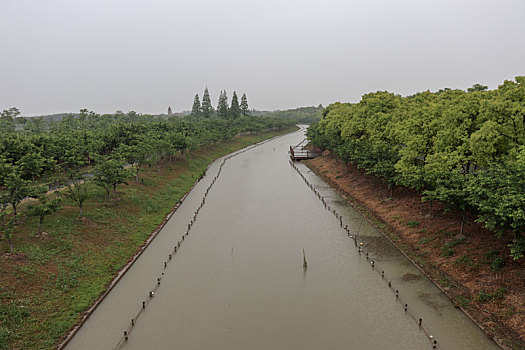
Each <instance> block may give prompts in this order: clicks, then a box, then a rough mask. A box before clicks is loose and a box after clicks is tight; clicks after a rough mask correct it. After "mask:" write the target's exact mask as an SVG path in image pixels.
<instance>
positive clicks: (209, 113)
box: [201, 87, 215, 118]
mask: <svg viewBox="0 0 525 350" xmlns="http://www.w3.org/2000/svg"><path fill="white" fill-rule="evenodd" d="M201 110H202V116H203V118H211V117H213V114H214V113H215V111H214V110H213V106H212V104H211V99H210V93H209V92H208V87H206V88H205V89H204V94H203V95H202V106H201Z"/></svg>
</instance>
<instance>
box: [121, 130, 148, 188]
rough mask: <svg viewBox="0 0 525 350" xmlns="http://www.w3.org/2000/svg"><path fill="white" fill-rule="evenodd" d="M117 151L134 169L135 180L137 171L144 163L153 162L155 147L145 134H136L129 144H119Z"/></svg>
mask: <svg viewBox="0 0 525 350" xmlns="http://www.w3.org/2000/svg"><path fill="white" fill-rule="evenodd" d="M117 153H118V154H119V155H120V156H121V157H122V158H123V159H124V160H126V161H127V162H128V163H129V164H130V165H132V166H133V168H134V169H135V181H137V182H138V181H139V171H140V170H141V169H142V168H144V166H146V165H151V164H152V163H153V161H154V160H155V159H154V154H155V149H154V145H153V142H152V141H151V139H150V138H149V137H148V136H147V135H146V136H142V135H141V136H137V138H136V140H135V141H134V142H133V143H132V144H130V145H126V144H121V145H120V147H119V148H118V149H117Z"/></svg>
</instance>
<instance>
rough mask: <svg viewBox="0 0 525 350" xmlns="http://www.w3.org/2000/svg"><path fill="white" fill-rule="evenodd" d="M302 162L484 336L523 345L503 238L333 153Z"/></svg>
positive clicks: (522, 280) (524, 323)
mask: <svg viewBox="0 0 525 350" xmlns="http://www.w3.org/2000/svg"><path fill="white" fill-rule="evenodd" d="M305 164H306V165H307V166H308V167H309V168H310V169H311V170H312V171H314V172H315V173H316V174H317V175H318V176H320V177H321V178H322V179H323V180H324V181H326V182H327V183H329V184H330V185H331V186H332V187H334V188H335V189H336V190H337V191H338V192H340V193H341V194H343V195H344V196H345V198H347V199H348V200H349V201H350V202H351V204H352V205H353V206H354V207H355V208H356V209H358V210H360V211H361V212H362V213H363V214H364V215H366V216H367V217H368V218H369V219H370V220H371V221H372V222H373V223H374V224H376V226H378V227H379V228H380V229H381V230H382V231H383V232H384V233H385V234H386V235H388V237H390V239H391V240H392V241H394V242H395V244H396V245H397V246H398V248H399V249H401V250H402V251H403V252H405V253H406V254H407V255H408V256H409V257H410V258H411V259H412V260H413V261H415V262H416V263H417V264H418V265H419V266H420V268H421V269H422V270H423V271H424V272H425V273H426V274H427V275H429V276H430V278H431V279H433V281H434V282H435V283H436V284H438V285H439V286H440V288H442V290H443V291H444V292H445V293H446V294H447V295H448V296H449V297H450V298H451V299H452V300H453V301H454V303H455V304H456V305H457V306H458V307H461V308H462V309H463V310H464V311H465V312H467V314H468V315H470V316H471V318H473V319H474V320H475V321H476V322H477V323H478V324H479V325H480V326H481V327H482V328H483V329H484V330H485V332H486V333H487V334H489V335H490V336H491V337H494V338H495V339H496V340H497V341H498V342H499V343H501V344H503V345H504V346H506V347H508V348H509V349H523V348H524V347H525V264H524V261H523V259H522V260H521V261H518V262H516V261H513V260H512V259H511V258H510V257H508V248H507V246H506V244H507V243H509V242H510V240H509V242H505V241H504V240H501V239H496V238H495V236H494V234H493V233H492V232H489V231H488V230H485V229H484V228H482V227H481V225H479V224H476V223H473V221H474V220H473V218H470V220H469V223H468V224H467V225H466V226H465V229H464V232H463V234H460V226H461V214H460V213H455V212H449V213H447V214H443V211H442V208H441V207H440V205H439V204H438V203H433V204H432V206H430V205H429V203H423V202H422V201H421V196H420V195H419V194H418V193H416V192H415V191H412V190H409V189H406V188H395V189H394V191H393V197H392V198H391V199H390V198H389V196H390V191H389V190H388V188H387V187H386V186H385V185H384V184H383V183H381V181H380V180H379V179H377V178H375V177H373V176H369V175H366V174H363V172H362V171H361V170H359V169H357V168H356V167H355V166H353V165H349V166H348V167H346V166H345V165H344V164H342V162H340V161H338V160H337V159H336V158H335V157H334V156H333V155H324V156H322V157H318V158H316V159H312V160H309V161H306V162H305Z"/></svg>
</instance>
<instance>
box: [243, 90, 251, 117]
mask: <svg viewBox="0 0 525 350" xmlns="http://www.w3.org/2000/svg"><path fill="white" fill-rule="evenodd" d="M241 114H242V116H243V117H247V116H249V115H250V109H249V108H248V99H247V98H246V94H245V93H243V94H242V97H241Z"/></svg>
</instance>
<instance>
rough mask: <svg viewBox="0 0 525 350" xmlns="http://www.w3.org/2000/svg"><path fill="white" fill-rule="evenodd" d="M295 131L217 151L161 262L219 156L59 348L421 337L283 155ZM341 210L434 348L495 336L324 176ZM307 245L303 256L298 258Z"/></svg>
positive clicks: (389, 341)
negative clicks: (238, 149) (236, 150)
mask: <svg viewBox="0 0 525 350" xmlns="http://www.w3.org/2000/svg"><path fill="white" fill-rule="evenodd" d="M303 134H304V131H300V132H296V133H293V134H289V135H286V136H284V137H280V138H277V139H275V140H272V141H270V142H268V143H265V144H263V145H261V146H258V147H256V148H253V149H251V150H250V151H247V152H245V153H242V154H240V155H238V156H236V157H234V158H231V159H230V160H228V161H227V163H226V165H225V166H224V167H223V169H222V172H221V175H220V177H219V179H218V180H217V181H216V183H215V184H214V186H213V187H212V189H211V190H210V192H209V195H208V196H207V199H206V204H205V205H204V207H203V208H202V209H201V210H200V212H199V215H198V219H197V220H196V222H195V224H194V225H193V227H192V230H191V233H190V235H189V236H188V237H187V238H186V239H185V241H184V242H183V244H182V246H181V248H180V250H179V251H178V253H177V254H176V255H175V256H174V258H173V259H172V261H171V262H170V263H169V264H168V267H167V268H166V270H163V266H164V261H166V260H167V257H168V255H169V254H170V253H171V252H172V250H173V247H174V245H176V243H177V242H178V241H179V240H180V238H181V235H182V234H183V233H184V231H185V230H186V227H187V224H188V222H189V221H190V220H191V218H192V216H193V213H194V211H195V209H196V208H197V207H198V206H199V203H200V202H201V200H202V198H203V194H204V192H205V191H206V188H207V187H208V185H209V184H210V183H211V181H212V179H213V177H214V176H215V174H216V173H217V171H218V167H219V162H216V163H214V164H213V165H212V167H211V168H210V169H209V171H208V173H207V175H206V177H205V178H204V179H203V180H202V181H201V182H200V183H199V184H198V185H197V186H196V188H195V189H194V190H193V191H192V192H191V193H190V195H189V196H188V197H187V199H186V200H185V201H184V203H183V204H182V205H181V207H180V208H179V210H178V211H177V212H176V213H175V214H174V216H173V217H172V218H171V220H170V221H169V222H168V224H167V225H166V226H165V228H164V229H163V230H162V231H161V233H160V234H159V236H158V237H157V238H156V239H155V240H154V241H153V243H152V244H151V245H150V247H149V248H148V249H147V250H146V251H145V252H144V254H143V255H142V256H141V257H140V258H139V260H138V261H137V262H136V263H135V264H134V265H133V267H132V268H131V269H130V271H129V272H128V273H127V274H126V275H125V276H124V278H123V279H122V280H121V281H120V282H119V283H118V284H117V286H116V287H115V288H114V289H113V290H112V291H111V293H110V294H109V295H108V297H107V298H106V299H105V300H104V301H103V302H102V304H101V305H100V306H99V308H98V309H97V310H96V311H95V312H94V313H93V315H92V316H91V317H90V318H89V319H88V321H87V322H86V323H85V325H84V326H83V327H82V328H81V329H80V331H79V332H78V333H77V335H76V336H75V337H74V338H73V339H72V341H71V342H70V343H69V345H68V346H67V349H113V348H115V346H116V345H117V343H118V342H119V340H120V339H121V338H122V334H123V330H124V329H126V328H127V327H128V325H129V324H130V318H131V317H133V315H135V314H136V313H137V312H138V311H139V310H140V308H141V305H142V301H143V300H148V299H149V297H148V292H149V291H150V290H151V289H152V288H153V287H154V286H155V284H156V281H157V277H159V276H160V275H161V273H162V271H165V275H164V276H163V279H162V283H161V286H160V287H159V289H158V290H157V291H156V292H155V295H154V297H153V298H151V299H150V301H149V303H148V304H147V307H146V308H145V309H144V312H143V313H142V314H141V316H140V318H139V319H138V320H137V322H136V323H135V326H134V327H133V330H132V332H131V333H130V334H129V340H128V341H127V342H125V343H124V345H123V346H122V348H123V349H299V348H300V349H431V348H432V347H431V345H430V342H429V340H428V338H427V335H426V334H425V333H424V332H423V331H422V330H421V329H420V328H419V327H418V325H417V323H416V322H415V321H414V320H413V319H412V318H410V317H408V316H407V315H406V314H405V311H404V310H403V307H402V306H401V304H400V303H399V302H397V301H396V297H395V294H394V293H393V292H392V290H391V289H390V288H388V285H387V284H386V283H385V281H384V280H382V278H381V276H380V274H378V273H376V272H375V271H373V270H372V269H371V267H370V263H369V261H367V260H366V259H365V257H364V256H363V254H359V253H358V251H357V249H356V248H355V246H354V243H353V241H352V240H350V239H349V238H348V236H347V234H346V232H345V231H344V230H343V229H342V228H341V227H340V224H339V221H338V220H336V219H335V218H334V216H333V215H332V214H330V213H329V212H328V211H327V210H325V209H324V206H323V204H322V203H321V202H320V201H319V199H318V198H317V197H316V196H315V195H314V194H313V192H312V191H311V190H310V189H309V188H308V187H307V186H306V185H305V182H304V181H303V180H302V179H301V177H300V176H299V175H298V173H297V172H296V170H295V169H293V168H292V167H291V166H290V165H289V164H288V156H287V149H288V147H289V146H290V145H293V144H297V143H298V142H300V141H301V140H302V139H303V137H304V136H303ZM300 170H301V171H302V172H303V173H304V174H305V175H306V176H307V178H308V180H309V181H310V182H311V183H313V184H314V185H315V187H316V188H317V189H318V190H319V192H321V193H322V194H323V196H325V197H326V198H327V199H328V202H329V203H330V205H331V206H332V207H333V208H336V209H337V211H338V212H339V213H341V214H342V215H343V219H344V222H345V224H348V225H349V229H350V230H353V231H352V232H354V231H355V232H357V230H358V229H359V227H360V230H359V231H360V240H362V241H363V243H364V244H365V247H366V249H367V251H369V252H370V254H371V255H373V256H374V259H375V261H377V264H378V265H379V264H380V266H381V269H382V270H384V271H385V275H386V276H387V277H388V279H389V280H391V281H392V283H393V284H394V286H395V288H396V289H398V290H399V293H400V296H401V297H402V298H403V300H404V301H406V302H407V303H409V304H410V310H411V311H412V312H413V313H415V314H417V315H419V317H422V318H423V319H424V322H425V324H426V325H427V327H428V328H429V329H430V330H431V332H432V334H433V335H434V336H435V338H436V339H437V340H438V341H439V344H440V347H441V348H442V349H495V348H497V347H496V346H495V344H494V343H492V342H491V341H490V340H489V339H488V338H487V337H486V336H485V335H484V334H483V333H482V332H481V331H480V330H479V329H478V328H477V327H476V326H475V325H474V324H473V323H472V322H471V321H470V320H469V319H468V318H467V317H466V316H465V315H463V314H462V313H461V312H460V311H458V310H457V309H455V308H454V307H453V305H452V304H451V303H450V302H449V301H448V300H447V299H446V297H445V296H444V295H443V294H442V293H441V292H440V291H439V290H438V289H437V288H436V287H435V286H433V285H432V284H431V283H430V282H429V281H428V280H426V279H425V278H424V277H422V276H421V274H420V273H419V272H418V270H417V269H415V268H414V267H413V266H412V265H411V264H410V263H408V262H407V261H406V259H404V258H403V257H402V255H401V254H399V253H398V252H397V251H396V250H395V249H394V248H393V247H391V246H390V245H389V244H388V243H387V242H386V241H385V239H384V238H382V237H381V235H380V234H379V233H378V232H377V231H376V230H375V229H374V228H373V227H372V226H370V225H369V224H368V223H367V222H366V221H365V220H363V219H362V218H361V217H360V216H359V215H358V213H356V212H355V211H354V210H353V209H352V208H351V207H349V206H347V205H346V204H345V203H344V202H343V201H342V200H341V198H340V197H338V196H337V195H336V194H335V193H334V192H333V191H332V190H331V189H330V188H329V187H328V186H327V185H326V184H324V183H323V182H322V181H320V180H319V179H318V178H317V177H316V176H315V175H313V174H311V173H310V171H309V170H308V169H307V168H305V167H302V165H300ZM303 249H304V250H305V252H306V258H307V261H308V268H307V270H306V271H305V270H304V269H303V253H302V250H303Z"/></svg>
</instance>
